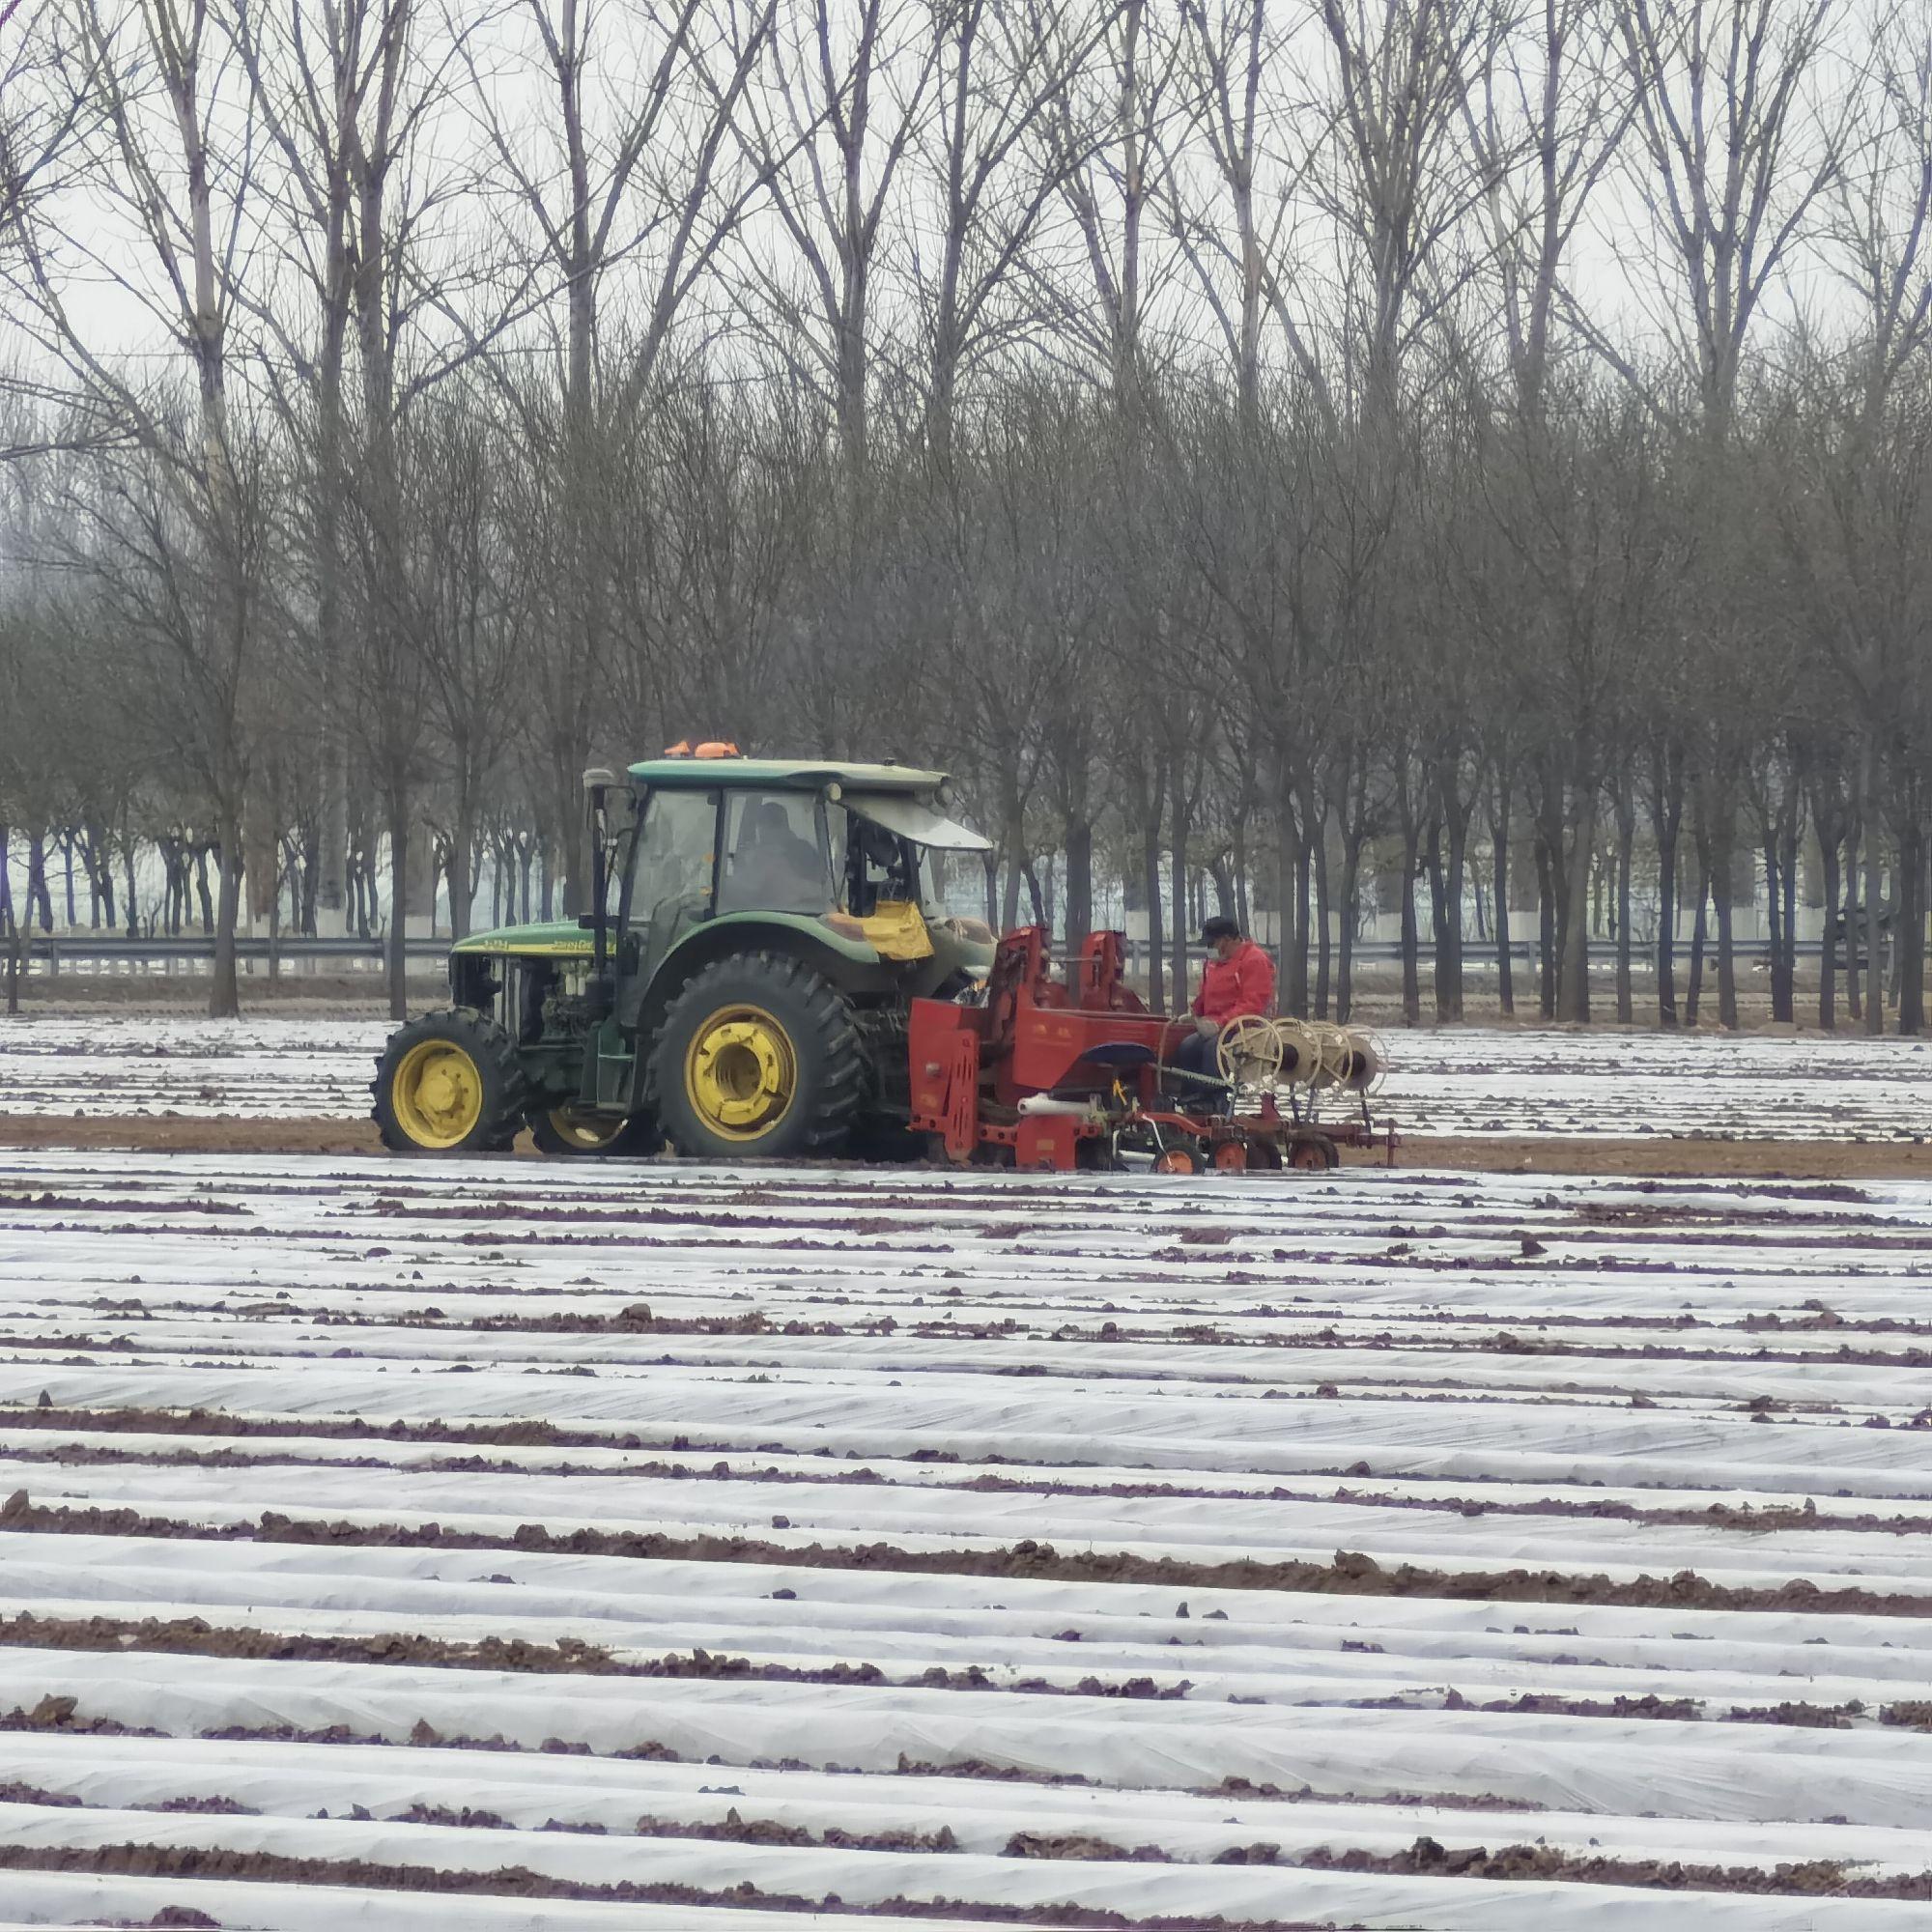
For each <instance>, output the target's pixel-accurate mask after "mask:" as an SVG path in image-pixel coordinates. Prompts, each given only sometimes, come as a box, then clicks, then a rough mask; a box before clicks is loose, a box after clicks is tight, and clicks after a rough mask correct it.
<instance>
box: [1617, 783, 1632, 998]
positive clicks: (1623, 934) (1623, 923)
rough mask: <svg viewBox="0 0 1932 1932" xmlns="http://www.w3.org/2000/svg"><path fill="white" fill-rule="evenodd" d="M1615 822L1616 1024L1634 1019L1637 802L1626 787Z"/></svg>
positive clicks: (1622, 787)
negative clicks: (1633, 861) (1633, 877)
mask: <svg viewBox="0 0 1932 1932" xmlns="http://www.w3.org/2000/svg"><path fill="white" fill-rule="evenodd" d="M1614 809H1615V811H1616V820H1617V1023H1618V1024H1619V1025H1620V1026H1630V1025H1632V1024H1634V1021H1635V1018H1636V1010H1635V1006H1634V1000H1633V994H1632V987H1631V848H1632V847H1633V846H1634V844H1635V843H1636V798H1635V796H1634V793H1633V792H1632V791H1631V789H1630V787H1629V786H1628V785H1624V784H1620V785H1618V786H1617V788H1616V793H1615V808H1614Z"/></svg>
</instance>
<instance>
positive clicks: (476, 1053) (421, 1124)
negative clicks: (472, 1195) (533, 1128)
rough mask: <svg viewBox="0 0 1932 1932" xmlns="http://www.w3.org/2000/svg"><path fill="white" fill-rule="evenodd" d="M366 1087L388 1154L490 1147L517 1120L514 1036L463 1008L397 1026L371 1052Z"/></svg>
mask: <svg viewBox="0 0 1932 1932" xmlns="http://www.w3.org/2000/svg"><path fill="white" fill-rule="evenodd" d="M372 1091H373V1092H374V1094H375V1099H376V1104H375V1106H374V1108H373V1109H372V1110H371V1111H372V1113H373V1114H374V1117H375V1121H376V1125H377V1128H378V1130H379V1131H380V1132H381V1134H382V1137H383V1145H384V1147H385V1148H387V1149H388V1150H389V1151H391V1152H392V1153H496V1152H498V1151H501V1150H502V1149H504V1148H507V1147H508V1146H509V1145H510V1143H511V1142H512V1141H513V1140H515V1139H516V1137H517V1129H518V1128H519V1127H521V1126H522V1125H523V1122H524V1095H525V1091H526V1090H525V1081H524V1070H523V1068H522V1066H521V1065H519V1064H518V1062H517V1049H516V1043H515V1042H514V1041H513V1040H512V1039H511V1038H510V1036H509V1035H508V1034H506V1033H505V1032H504V1031H503V1029H502V1028H501V1027H499V1026H497V1024H496V1022H495V1021H494V1020H488V1019H485V1018H484V1017H483V1015H482V1014H481V1013H478V1012H472V1011H470V1010H469V1009H468V1008H464V1007H459V1008H457V1009H454V1010H453V1011H450V1012H442V1013H425V1014H424V1015H423V1016H422V1017H421V1018H420V1019H414V1020H411V1021H409V1022H408V1023H407V1024H406V1025H404V1026H400V1027H398V1028H397V1029H396V1031H395V1032H394V1033H392V1034H391V1035H390V1036H389V1038H388V1042H387V1044H386V1045H384V1048H383V1051H382V1054H381V1055H380V1057H379V1058H378V1059H377V1062H376V1081H375V1086H374V1089H373V1090H372Z"/></svg>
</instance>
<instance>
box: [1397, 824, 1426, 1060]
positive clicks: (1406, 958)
mask: <svg viewBox="0 0 1932 1932" xmlns="http://www.w3.org/2000/svg"><path fill="white" fill-rule="evenodd" d="M1421 845H1422V828H1421V826H1420V825H1417V824H1414V823H1410V824H1408V825H1406V826H1405V827H1404V828H1403V834H1402V879H1401V895H1402V907H1401V911H1402V1023H1403V1025H1404V1026H1420V1025H1421V1024H1422V980H1421V975H1420V972H1419V970H1418V965H1419V962H1418V960H1417V957H1416V955H1417V952H1418V950H1419V946H1420V935H1419V934H1418V933H1417V931H1416V926H1415V874H1416V867H1417V865H1418V862H1419V859H1420V852H1421Z"/></svg>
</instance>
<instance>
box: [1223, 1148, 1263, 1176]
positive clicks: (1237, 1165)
mask: <svg viewBox="0 0 1932 1932" xmlns="http://www.w3.org/2000/svg"><path fill="white" fill-rule="evenodd" d="M1254 1164H1255V1163H1254V1154H1253V1151H1252V1150H1251V1149H1250V1148H1249V1147H1248V1144H1247V1143H1246V1142H1245V1141H1216V1142H1215V1143H1214V1165H1215V1166H1216V1167H1217V1168H1219V1169H1220V1171H1221V1172H1222V1173H1223V1174H1245V1173H1247V1171H1248V1169H1249V1168H1251V1167H1252V1166H1254Z"/></svg>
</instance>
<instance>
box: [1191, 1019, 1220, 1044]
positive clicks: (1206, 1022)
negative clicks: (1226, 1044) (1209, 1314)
mask: <svg viewBox="0 0 1932 1932" xmlns="http://www.w3.org/2000/svg"><path fill="white" fill-rule="evenodd" d="M1194 1031H1195V1032H1196V1033H1198V1034H1199V1035H1200V1036H1201V1037H1202V1038H1203V1039H1215V1038H1218V1037H1219V1036H1220V1032H1221V1022H1220V1021H1219V1020H1210V1019H1204V1018H1202V1017H1201V1015H1199V1014H1198V1013H1197V1014H1196V1015H1195V1019H1194Z"/></svg>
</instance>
